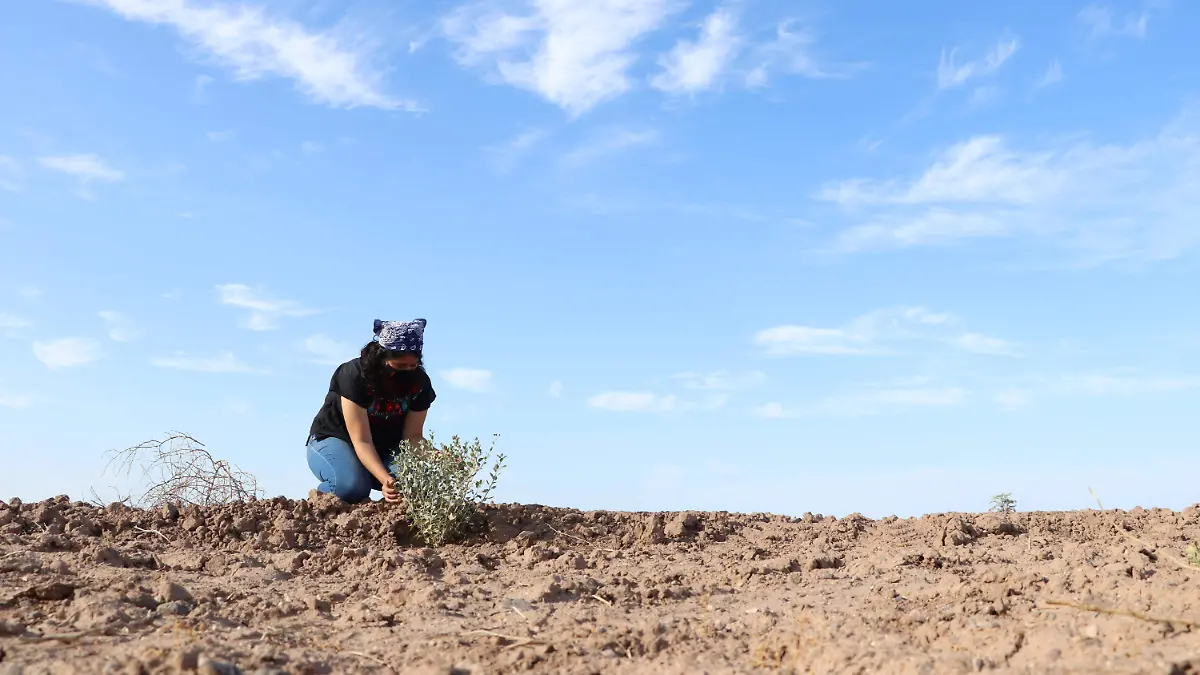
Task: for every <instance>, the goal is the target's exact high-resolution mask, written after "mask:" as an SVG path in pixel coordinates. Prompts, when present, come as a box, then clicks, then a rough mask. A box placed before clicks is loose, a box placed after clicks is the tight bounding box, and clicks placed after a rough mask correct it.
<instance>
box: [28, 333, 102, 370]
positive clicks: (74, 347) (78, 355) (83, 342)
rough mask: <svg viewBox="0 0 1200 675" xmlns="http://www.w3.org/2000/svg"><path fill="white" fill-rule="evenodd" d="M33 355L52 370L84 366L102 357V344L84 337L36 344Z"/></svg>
mask: <svg viewBox="0 0 1200 675" xmlns="http://www.w3.org/2000/svg"><path fill="white" fill-rule="evenodd" d="M33 354H34V356H36V357H37V359H38V361H41V362H42V363H43V364H45V366H46V367H47V368H49V369H51V370H61V369H63V368H72V367H75V366H82V365H85V364H88V363H91V362H93V361H96V360H97V359H99V358H100V357H101V351H100V344H99V343H97V342H96V341H95V340H92V339H91V338H83V337H67V338H59V339H57V340H50V341H48V342H34V343H33Z"/></svg>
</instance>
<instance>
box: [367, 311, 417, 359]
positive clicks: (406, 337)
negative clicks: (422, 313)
mask: <svg viewBox="0 0 1200 675" xmlns="http://www.w3.org/2000/svg"><path fill="white" fill-rule="evenodd" d="M372 339H373V340H374V341H375V342H378V343H379V346H380V347H383V348H384V349H387V350H389V351H393V352H414V353H417V354H420V353H421V346H422V343H423V342H424V340H425V319H414V320H412V321H407V322H405V321H381V320H379V319H375V337H374V338H372Z"/></svg>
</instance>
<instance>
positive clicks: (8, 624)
mask: <svg viewBox="0 0 1200 675" xmlns="http://www.w3.org/2000/svg"><path fill="white" fill-rule="evenodd" d="M24 632H25V625H24V624H22V623H21V622H19V621H8V620H0V635H21V634H22V633H24Z"/></svg>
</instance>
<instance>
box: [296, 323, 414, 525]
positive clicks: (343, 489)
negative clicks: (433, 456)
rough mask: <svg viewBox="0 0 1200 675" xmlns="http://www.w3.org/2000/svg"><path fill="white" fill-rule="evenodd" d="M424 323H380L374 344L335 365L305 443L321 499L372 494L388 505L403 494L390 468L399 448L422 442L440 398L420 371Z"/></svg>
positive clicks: (360, 497)
mask: <svg viewBox="0 0 1200 675" xmlns="http://www.w3.org/2000/svg"><path fill="white" fill-rule="evenodd" d="M424 336H425V319H416V320H415V321H409V322H399V321H380V320H378V319H376V320H375V337H374V338H372V339H371V341H370V342H368V343H367V344H366V346H365V347H363V348H362V353H361V354H360V355H359V356H358V357H357V358H354V359H351V360H349V361H347V362H345V363H343V364H342V365H340V366H338V368H337V370H335V371H334V373H333V378H332V379H331V380H330V382H329V393H328V394H326V395H325V403H324V405H322V406H321V409H320V410H319V411H318V412H317V415H316V417H315V418H314V419H313V423H312V427H311V428H310V429H309V436H308V468H309V469H311V470H312V472H313V475H315V476H316V477H317V478H318V479H319V480H320V481H321V484H320V485H319V486H317V491H318V492H323V493H327V494H334V495H337V496H338V497H339V498H341V499H342V500H343V501H346V502H351V503H355V502H361V501H364V500H366V499H367V498H369V497H370V496H371V490H379V491H381V492H383V498H384V500H385V501H389V502H396V501H399V500H400V495H399V494H398V493H397V492H396V484H395V481H394V479H393V478H392V476H391V474H390V473H388V470H387V465H388V464H389V463H390V462H391V459H392V457H393V456H394V455H395V453H396V450H397V449H398V447H399V445H400V442H401V441H408V442H409V443H412V444H414V445H415V444H417V443H420V442H421V441H422V440H424V439H423V433H424V427H425V415H426V414H427V412H428V410H429V406H430V405H431V404H432V403H433V400H434V399H435V398H436V397H437V394H436V393H435V392H434V391H433V384H432V383H431V382H430V381H429V375H427V374H426V373H425V368H424V367H422V361H421V348H422V344H423V342H424Z"/></svg>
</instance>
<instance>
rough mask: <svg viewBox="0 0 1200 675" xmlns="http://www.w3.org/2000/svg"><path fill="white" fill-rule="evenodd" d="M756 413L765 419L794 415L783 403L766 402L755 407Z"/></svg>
mask: <svg viewBox="0 0 1200 675" xmlns="http://www.w3.org/2000/svg"><path fill="white" fill-rule="evenodd" d="M754 414H755V415H757V416H758V417H761V418H763V419H765V420H784V419H790V418H792V417H794V416H795V415H793V414H792V413H790V412H788V410H787V409H786V408H784V407H783V404H782V403H766V404H763V405H760V406H758V407H757V408H755V409H754Z"/></svg>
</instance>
